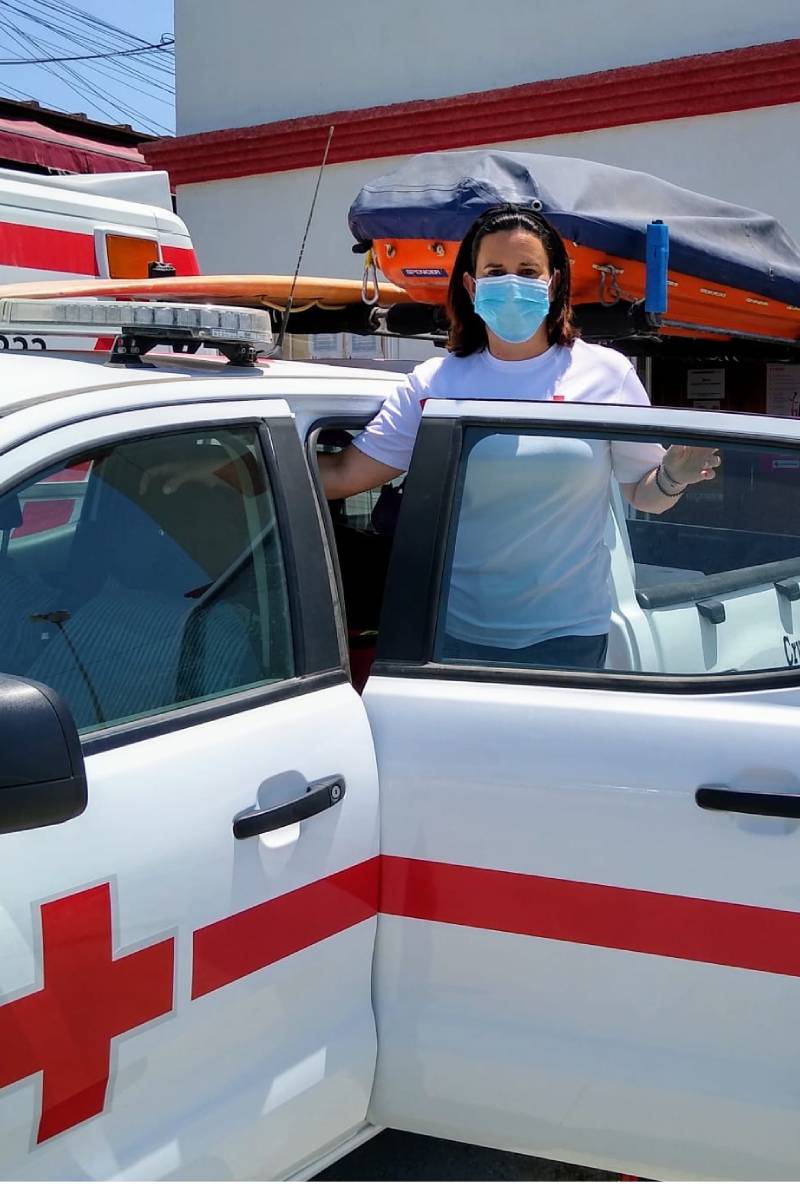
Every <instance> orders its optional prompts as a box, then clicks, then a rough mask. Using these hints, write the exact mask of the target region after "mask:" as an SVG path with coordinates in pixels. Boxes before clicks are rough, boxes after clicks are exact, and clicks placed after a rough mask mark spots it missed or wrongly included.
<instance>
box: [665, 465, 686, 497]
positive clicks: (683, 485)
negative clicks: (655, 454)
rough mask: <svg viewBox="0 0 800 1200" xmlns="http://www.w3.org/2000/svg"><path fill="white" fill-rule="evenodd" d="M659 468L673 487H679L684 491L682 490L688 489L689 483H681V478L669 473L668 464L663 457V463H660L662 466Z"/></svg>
mask: <svg viewBox="0 0 800 1200" xmlns="http://www.w3.org/2000/svg"><path fill="white" fill-rule="evenodd" d="M659 469H660V470H661V472H662V474H663V475H664V478H665V479H666V481H667V483H668V484H669V485H670V486H671V487H675V488H679V489H680V491H682V492H683V491H685V490H686V488H687V487H688V486H689V485H688V483H681V481H680V479H676V478H675V477H674V476H673V475H670V473H669V471H668V470H667V467H666V464H665V463H664V461H663V459H662V461H661V464H660V468H659Z"/></svg>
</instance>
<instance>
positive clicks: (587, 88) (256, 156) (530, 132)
mask: <svg viewBox="0 0 800 1200" xmlns="http://www.w3.org/2000/svg"><path fill="white" fill-rule="evenodd" d="M798 101H800V38H793V39H791V40H789V41H784V42H769V43H766V44H764V45H760V46H747V47H744V48H743V49H738V50H721V51H718V52H717V53H715V54H696V55H691V56H689V57H686V58H673V59H665V60H662V61H661V62H654V63H646V64H644V65H642V66H635V67H618V68H616V69H614V70H611V71H597V72H593V73H592V74H588V75H573V76H570V77H568V78H564V79H548V80H543V81H541V82H538V83H524V84H520V85H518V86H516V87H509V88H497V89H495V90H492V91H487V92H472V93H468V94H466V95H460V96H446V97H443V98H441V99H432V100H415V101H411V102H409V103H403V104H387V105H383V106H382V107H380V108H365V109H355V110H347V111H344V112H337V113H325V114H324V115H319V116H311V117H297V118H295V119H293V120H289V121H275V122H273V123H271V124H268V125H253V126H247V127H244V128H240V129H224V130H215V131H213V132H211V133H200V134H193V135H191V136H187V137H178V138H162V139H160V140H159V141H155V142H147V143H144V144H143V145H142V147H141V150H142V153H143V154H144V156H145V159H146V160H147V162H149V163H150V165H151V166H152V167H155V168H159V169H165V170H168V171H169V173H170V178H171V180H172V184H173V185H174V186H175V185H179V184H186V183H205V182H208V181H210V180H213V179H235V178H239V177H241V176H244V175H266V174H270V173H272V172H276V171H293V170H298V169H300V168H302V167H312V166H318V165H319V162H320V160H321V158H322V154H323V151H324V149H325V142H326V139H327V136H328V129H329V127H330V126H331V125H335V126H336V131H335V133H334V136H333V141H332V143H331V149H330V154H329V158H328V161H329V162H330V163H345V162H358V161H360V160H362V159H371V158H385V157H389V156H393V155H405V154H419V153H422V152H424V151H428V150H450V149H455V148H457V147H466V146H480V145H485V144H491V143H496V142H504V141H519V140H521V139H525V138H540V137H547V136H549V135H552V134H564V133H581V132H585V131H586V130H590V129H608V128H612V127H615V126H618V125H639V124H643V123H645V122H650V121H666V120H673V119H675V118H677V117H698V116H708V115H711V114H714V113H724V112H738V111H740V110H744V109H748V108H765V107H769V106H772V105H778V104H791V103H796V102H798Z"/></svg>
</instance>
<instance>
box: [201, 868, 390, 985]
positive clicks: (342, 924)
mask: <svg viewBox="0 0 800 1200" xmlns="http://www.w3.org/2000/svg"><path fill="white" fill-rule="evenodd" d="M379 866H380V860H379V859H378V858H371V859H368V860H367V861H366V862H361V863H357V864H356V866H354V867H348V868H347V870H344V871H339V872H338V873H337V874H335V875H329V876H327V878H325V879H319V880H316V881H315V882H314V883H309V884H307V885H306V886H305V887H301V888H297V889H296V890H295V891H292V892H286V893H285V894H284V895H283V896H276V897H275V899H274V900H267V901H266V902H265V903H264V904H257V905H256V906H255V907H254V908H247V909H245V910H244V912H239V913H235V914H234V915H233V916H232V917H224V918H223V919H222V920H221V921H215V922H214V924H213V925H206V926H205V927H204V928H203V929H198V930H196V931H195V934H194V938H193V955H192V999H193V1000H196V999H197V998H198V997H199V996H205V995H207V993H208V992H213V991H215V990H216V989H217V988H221V987H224V986H225V985H226V984H228V983H233V982H234V981H235V980H237V979H242V978H243V977H244V976H245V975H251V974H252V973H253V972H254V971H260V970H261V969H262V967H268V966H270V964H271V963H275V962H278V961H279V960H280V959H282V958H287V957H288V956H289V955H290V954H297V952H298V951H299V950H305V949H306V948H307V947H308V946H313V945H314V944H315V943H316V942H321V941H322V940H323V939H324V938H329V937H332V936H333V935H334V934H335V933H342V932H343V931H344V930H345V929H350V928H351V926H353V925H358V924H360V923H361V922H362V921H366V920H367V919H368V918H369V917H374V916H375V914H376V913H377V911H378V881H379V880H378V876H379Z"/></svg>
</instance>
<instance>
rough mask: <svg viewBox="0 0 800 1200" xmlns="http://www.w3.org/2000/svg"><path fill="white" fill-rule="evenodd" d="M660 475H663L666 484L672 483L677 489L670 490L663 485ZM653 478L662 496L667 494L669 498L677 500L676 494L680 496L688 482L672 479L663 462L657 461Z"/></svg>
mask: <svg viewBox="0 0 800 1200" xmlns="http://www.w3.org/2000/svg"><path fill="white" fill-rule="evenodd" d="M662 475H663V476H664V478H665V479H666V481H667V483H668V484H672V485H673V487H675V488H677V491H670V490H669V487H664V484H663V483H662V481H661V478H660V476H662ZM654 479H655V485H656V487H657V488H658V490H659V491H660V492H661V494H662V495H663V496H669V497H670V499H671V500H677V498H678V496H682V495H683V493H684V492H685V491H686V488H687V487H688V484H685V483H678V481H677V479H673V478H672V476H671V475H670V473H669V471H668V470H667V469H666V467H665V466H664V464H663V462H662V463H659V465H658V466H657V467H656V473H655V476H654Z"/></svg>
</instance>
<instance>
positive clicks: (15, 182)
mask: <svg viewBox="0 0 800 1200" xmlns="http://www.w3.org/2000/svg"><path fill="white" fill-rule="evenodd" d="M157 261H160V262H164V263H167V264H169V265H170V266H171V267H172V268H173V269H174V272H175V273H177V274H180V275H195V274H197V273H198V271H199V269H200V268H199V266H198V263H197V255H196V254H195V251H194V246H193V245H192V239H191V237H190V235H189V231H188V229H187V228H186V226H185V224H184V223H183V221H182V220H181V219H180V217H178V216H177V215H176V214H175V213H174V212H173V209H172V197H171V195H170V189H169V177H168V175H167V173H166V171H130V172H124V171H122V172H112V173H110V174H97V175H32V174H31V173H30V172H27V171H13V170H10V169H5V168H2V169H0V284H10V283H27V282H31V281H33V280H44V279H78V278H92V277H96V278H100V279H127V278H130V277H131V276H134V277H144V278H146V277H147V273H148V265H149V263H151V262H157ZM6 341H8V339H7V338H5V339H4V340H3V341H0V349H2V350H8V349H17V350H19V349H24V348H25V347H24V346H22V345H21V343H20V342H19V341H17V342H13V343H10V344H9V345H5V344H4V343H5V342H6ZM40 342H41V339H38V340H37V342H36V343H35V345H34V346H32V347H31V348H32V349H42V346H41V345H40ZM58 348H61V349H64V348H69V345H65V344H64V342H63V340H62V342H61V343H60V344H59V347H58ZM78 348H81V347H80V346H78Z"/></svg>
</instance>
